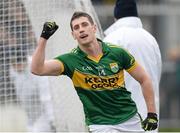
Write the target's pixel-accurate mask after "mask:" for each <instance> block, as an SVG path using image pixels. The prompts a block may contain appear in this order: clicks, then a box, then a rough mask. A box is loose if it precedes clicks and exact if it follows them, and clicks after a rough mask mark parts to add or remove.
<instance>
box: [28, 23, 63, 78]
mask: <svg viewBox="0 0 180 133" xmlns="http://www.w3.org/2000/svg"><path fill="white" fill-rule="evenodd" d="M57 29H58V26H57V25H56V23H55V22H53V23H51V22H46V23H45V24H44V27H43V31H42V34H41V37H40V39H39V41H38V46H37V48H36V50H35V52H34V53H33V55H32V63H31V72H32V73H33V74H36V75H41V76H43V75H46V76H56V75H59V74H61V72H62V71H63V64H62V62H60V61H58V60H55V59H52V60H45V48H46V44H47V40H48V39H49V37H50V36H51V35H53V34H54V32H55V31H56V30H57Z"/></svg>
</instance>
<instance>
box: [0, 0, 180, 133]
mask: <svg viewBox="0 0 180 133" xmlns="http://www.w3.org/2000/svg"><path fill="white" fill-rule="evenodd" d="M5 1H9V0H1V1H0V14H1V18H0V31H1V32H0V38H1V40H0V42H1V44H0V54H1V57H0V62H1V65H0V69H1V70H0V103H1V104H4V103H3V101H8V100H9V101H11V100H14V99H15V98H14V97H16V96H15V95H9V94H14V92H13V91H14V90H13V89H11V88H13V84H11V82H10V83H8V84H7V81H9V79H8V78H9V77H8V76H7V75H8V74H9V73H8V72H6V70H8V69H9V67H10V66H9V62H10V61H9V60H8V59H9V58H7V57H8V56H10V54H12V53H9V52H6V53H4V52H2V51H9V49H8V47H6V46H4V43H8V44H13V43H14V41H15V40H13V38H11V39H8V40H3V39H4V38H5V37H9V36H16V37H17V38H18V37H20V38H21V39H19V40H18V39H17V40H16V42H17V43H19V42H20V43H22V42H23V43H24V44H26V43H27V44H28V46H27V45H25V47H23V49H25V50H27V51H26V52H27V53H29V54H31V53H32V51H31V50H33V48H32V47H34V46H35V45H34V44H35V43H36V40H35V37H37V36H38V35H39V32H40V31H38V32H36V34H35V35H33V34H34V33H32V27H31V26H30V27H26V26H25V27H23V26H24V23H30V22H29V21H28V19H25V21H23V23H19V24H18V23H6V22H2V21H1V20H5V19H8V20H9V19H13V18H12V16H9V18H8V17H7V18H5V17H6V16H3V15H2V14H7V13H6V10H3V9H5V8H6V7H5V6H4V5H5V4H4V3H5ZM10 1H11V0H10ZM12 1H16V0H12ZM17 1H18V0H17ZM24 1H28V0H24ZM39 1H41V2H42V0H39ZM46 1H47V0H46ZM53 1H54V0H53ZM61 1H64V0H61ZM65 1H66V0H65ZM114 3H115V0H92V4H93V6H94V8H95V11H96V13H97V16H98V18H99V21H100V24H101V27H102V30H105V29H106V28H107V27H108V26H110V25H111V24H112V23H113V7H114ZM64 5H65V4H64ZM137 5H138V10H139V16H140V17H141V19H142V22H143V25H144V28H145V29H147V30H148V31H149V32H150V33H152V34H153V35H154V36H155V38H156V39H157V41H158V43H159V46H160V50H161V53H162V61H163V68H162V77H161V83H160V131H167V132H170V131H180V128H179V127H180V113H179V112H180V96H179V94H180V87H179V86H180V52H179V51H180V38H179V35H180V30H179V29H180V1H179V0H148V1H147V0H137ZM42 6H43V4H42ZM48 6H49V5H48ZM42 8H47V7H42ZM54 11H55V10H54ZM45 13H48V11H46V12H45ZM12 14H13V10H12ZM65 14H66V13H65ZM37 15H38V13H37ZM55 15H58V13H57V12H55ZM16 17H18V16H16ZM4 18H5V19H4ZM49 18H51V17H49ZM58 21H59V23H61V21H62V20H58ZM4 24H5V25H6V27H10V29H8V30H10V31H11V35H9V34H8V35H6V34H3V33H4V32H5V31H6V29H4V27H3V26H4ZM11 25H18V26H16V28H19V29H18V30H17V29H14V28H15V27H13V26H11ZM39 26H40V24H39ZM19 31H25V32H22V34H21V33H20V32H19ZM64 34H65V33H64ZM32 35H33V36H32ZM27 36H32V37H27ZM23 38H25V39H23ZM56 38H57V36H56ZM52 42H53V41H52ZM21 48H22V47H21ZM64 49H66V48H65V47H64ZM51 50H53V49H51ZM59 50H60V52H62V49H60V48H59ZM21 54H22V55H21V56H23V52H22V53H21ZM53 54H54V53H53ZM178 56H179V57H178ZM6 58H7V59H6ZM3 88H10V89H5V90H4V89H3ZM55 93H56V91H55ZM66 98H67V97H66ZM68 98H69V99H71V98H72V97H68ZM56 99H58V98H56ZM60 101H61V100H60ZM71 102H73V101H71ZM63 106H65V105H64V104H63V105H61V107H63ZM68 108H72V106H70V107H68ZM11 109H12V110H13V109H14V108H9V110H11ZM0 111H2V110H1V106H0ZM67 113H68V112H67ZM22 114H23V112H22ZM0 117H3V116H2V114H0ZM0 119H1V118H0ZM22 119H23V118H22ZM60 119H61V118H60ZM2 123H3V121H2V122H0V127H1V124H2Z"/></svg>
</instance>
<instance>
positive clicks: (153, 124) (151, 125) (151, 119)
mask: <svg viewBox="0 0 180 133" xmlns="http://www.w3.org/2000/svg"><path fill="white" fill-rule="evenodd" d="M157 127H158V119H157V114H156V113H148V115H147V118H146V119H145V120H144V121H143V122H142V128H143V129H144V130H145V131H151V130H155V129H156V128H157Z"/></svg>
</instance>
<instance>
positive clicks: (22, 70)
mask: <svg viewBox="0 0 180 133" xmlns="http://www.w3.org/2000/svg"><path fill="white" fill-rule="evenodd" d="M0 7H1V8H0V31H1V32H0V54H1V56H0V62H1V63H0V92H1V93H0V101H1V102H0V121H1V122H0V131H31V132H37V131H57V132H62V131H71V132H81V131H87V127H86V126H85V121H84V113H83V108H82V104H81V102H80V100H79V98H78V96H77V94H76V92H75V89H74V87H73V85H72V82H71V80H70V79H69V78H67V77H65V76H60V77H39V76H34V75H32V74H31V73H30V63H31V55H32V52H33V51H34V49H35V47H36V45H37V40H38V39H39V36H40V34H41V31H42V28H43V24H44V22H46V21H55V22H56V23H57V24H58V25H59V29H58V31H57V32H56V33H55V34H54V35H53V36H52V37H51V38H50V39H49V40H48V44H47V48H46V58H47V59H49V58H54V57H55V56H57V55H59V54H64V53H67V52H70V51H71V50H72V49H73V48H74V47H76V46H77V42H75V41H74V40H73V38H72V36H71V29H70V19H71V16H72V14H73V13H74V11H85V12H87V13H89V14H91V15H92V17H93V19H94V21H95V22H96V24H97V27H98V33H97V37H99V38H102V37H103V34H102V30H101V26H100V23H99V20H98V17H97V15H96V12H95V10H94V8H93V5H92V3H91V1H90V0H1V1H0ZM10 110H13V111H10ZM10 114H11V115H10ZM12 114H16V115H12ZM18 118H19V119H18ZM17 119H18V120H19V124H17V126H16V127H14V126H12V125H13V124H14V123H17V121H15V120H17ZM3 123H6V124H3ZM44 127H46V128H44Z"/></svg>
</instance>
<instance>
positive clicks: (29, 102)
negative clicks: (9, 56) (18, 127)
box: [10, 58, 54, 132]
mask: <svg viewBox="0 0 180 133" xmlns="http://www.w3.org/2000/svg"><path fill="white" fill-rule="evenodd" d="M30 63H31V58H29V59H28V63H27V64H26V65H25V67H24V68H23V71H21V72H18V71H17V70H15V68H13V67H11V68H10V75H11V77H12V79H13V81H14V86H15V89H16V95H17V98H18V101H19V102H20V105H21V106H22V108H24V110H25V111H26V113H27V116H28V125H27V127H28V130H29V131H31V132H33V131H35V132H36V131H50V130H51V129H50V128H51V125H50V123H51V122H53V119H54V116H53V107H52V101H51V95H50V90H49V89H50V88H49V81H48V77H40V76H36V75H33V74H32V73H31V71H30Z"/></svg>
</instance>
